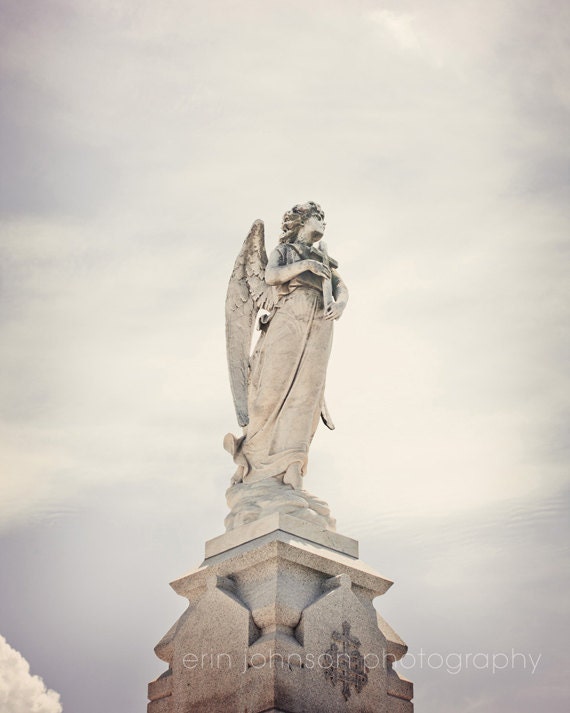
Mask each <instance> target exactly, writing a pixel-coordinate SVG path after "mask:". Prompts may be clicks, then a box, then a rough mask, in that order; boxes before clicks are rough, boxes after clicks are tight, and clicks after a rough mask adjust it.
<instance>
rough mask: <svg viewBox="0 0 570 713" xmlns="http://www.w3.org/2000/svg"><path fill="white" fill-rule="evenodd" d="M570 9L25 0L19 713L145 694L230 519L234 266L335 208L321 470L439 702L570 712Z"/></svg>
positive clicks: (10, 235)
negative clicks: (289, 219)
mask: <svg viewBox="0 0 570 713" xmlns="http://www.w3.org/2000/svg"><path fill="white" fill-rule="evenodd" d="M569 15H570V11H569V6H568V4H567V3H565V2H563V0H544V1H543V0H517V1H516V2H515V0H479V1H478V2H475V0H422V1H421V2H420V1H419V0H398V1H396V0H386V1H381V0H351V1H350V2H349V1H348V0H343V1H342V2H341V1H339V0H327V1H326V2H324V1H322V0H321V1H318V0H316V1H315V2H311V3H307V2H300V1H297V0H287V1H286V2H285V1H281V2H276V1H271V2H268V1H267V0H263V2H262V1H258V0H235V1H230V0H221V2H218V3H199V2H188V1H185V0H163V1H162V2H160V3H154V2H148V1H147V0H138V1H137V2H135V1H134V0H73V1H72V0H57V1H56V0H41V1H40V0H4V1H3V3H2V5H1V9H0V16H1V22H0V26H1V28H2V29H1V31H0V32H1V35H2V36H1V38H0V53H1V55H2V62H1V70H0V79H1V84H2V97H3V99H2V112H1V119H0V141H1V143H2V149H1V151H2V157H3V160H2V168H1V169H0V171H1V175H0V181H1V191H0V249H1V258H2V259H1V266H0V270H1V273H0V278H1V287H0V289H1V293H0V330H1V337H0V345H1V346H0V374H1V376H0V408H1V413H0V433H1V436H0V438H1V447H0V463H1V465H0V469H1V472H0V503H1V505H0V539H1V546H0V568H1V571H2V575H3V576H2V580H3V583H2V589H1V595H0V605H1V607H0V634H2V635H3V637H5V639H6V641H7V644H4V640H2V651H1V652H0V655H1V656H2V657H3V659H4V660H6V661H10V662H12V663H11V664H10V666H9V670H11V671H12V672H13V673H12V674H11V678H10V680H9V682H8V684H6V681H8V678H6V679H5V680H4V679H2V686H3V688H2V689H0V711H1V713H20V712H21V711H22V713H23V711H24V710H26V711H27V710H29V708H25V707H24V708H22V705H24V706H29V705H31V704H30V703H29V702H27V703H22V702H21V699H20V698H18V696H20V693H17V692H18V691H23V692H24V693H22V694H21V695H30V696H36V697H37V706H38V708H37V710H38V711H41V713H44V712H45V713H58V711H59V710H60V703H59V698H58V696H59V697H60V699H61V705H62V706H63V711H65V713H72V712H73V713H100V711H102V710H105V711H117V712H118V711H121V713H135V712H136V711H141V710H145V705H146V684H147V682H148V681H150V680H152V679H153V678H155V677H156V676H157V675H158V674H160V673H161V672H162V670H163V664H162V662H160V661H158V659H156V658H155V656H154V653H153V647H154V645H155V644H156V643H157V642H158V640H159V639H160V638H161V637H162V635H163V634H164V633H165V632H166V631H167V630H168V629H169V628H170V626H171V625H172V623H173V622H174V621H175V620H176V618H177V617H178V616H179V615H180V614H181V613H182V611H183V610H184V601H183V600H182V599H180V598H179V597H177V596H176V595H175V594H174V592H173V591H172V590H171V589H170V587H169V586H168V582H170V581H172V580H173V579H175V578H177V577H179V576H181V575H182V574H183V573H184V572H186V571H188V570H189V569H192V568H194V567H195V566H197V565H198V564H199V563H200V562H201V561H202V558H203V548H204V542H205V540H207V539H210V538H212V537H215V536H217V535H219V534H221V533H222V532H223V519H224V517H225V515H226V513H227V507H226V504H225V498H224V492H225V490H226V488H227V487H228V485H229V480H230V477H231V475H232V473H233V470H234V468H233V463H232V462H231V458H230V457H229V456H228V454H227V453H225V452H224V451H223V449H222V445H221V442H222V438H223V436H224V434H225V433H227V432H228V431H233V432H234V433H237V432H238V427H237V423H236V422H235V416H234V412H233V404H232V398H231V393H230V389H229V381H228V378H227V369H226V363H225V343H224V301H225V292H226V286H227V281H228V279H229V275H230V273H231V269H232V266H233V261H234V259H235V257H236V256H237V254H238V252H239V249H240V247H241V243H242V241H243V239H244V238H245V236H246V235H247V232H248V230H249V227H250V226H251V224H252V222H253V221H254V220H255V219H257V218H261V219H263V220H264V221H265V226H266V242H267V246H268V249H270V248H271V247H272V246H273V245H274V244H275V242H276V241H277V239H278V236H279V230H280V223H281V218H282V215H283V213H284V212H285V211H286V210H288V209H289V208H291V207H292V206H293V205H294V204H296V203H300V202H305V201H308V200H314V201H317V202H318V203H320V204H321V205H322V207H323V209H324V211H325V214H326V222H327V231H326V238H327V243H328V246H329V251H330V253H331V254H332V255H333V256H334V257H335V258H336V259H337V260H338V261H339V263H340V268H339V271H340V273H341V274H342V276H343V279H344V280H345V282H346V283H347V285H348V287H349V290H350V295H351V297H350V302H349V305H348V307H347V309H346V311H345V313H344V315H343V317H342V319H341V320H339V322H338V323H337V324H336V325H335V343H334V348H333V354H332V357H331V362H330V365H329V371H328V380H327V404H328V406H329V409H330V411H331V413H332V416H333V418H334V421H335V423H336V430H335V431H334V432H328V431H327V430H326V429H321V430H319V431H318V432H317V435H316V437H315V440H314V443H313V446H312V450H311V458H310V464H309V472H308V474H307V482H306V487H307V489H308V490H310V491H311V492H312V493H315V494H316V495H318V496H319V497H321V498H323V499H324V500H326V501H327V502H328V503H329V504H330V506H331V509H332V512H333V515H334V516H335V517H336V519H337V529H338V531H339V532H341V533H342V534H345V535H347V536H351V537H355V538H357V539H358V540H359V541H360V548H361V558H362V559H363V560H364V561H365V562H366V563H367V564H368V565H370V566H372V567H373V568H375V569H376V570H378V571H379V572H380V573H381V574H382V575H384V576H386V577H388V578H389V579H392V580H394V581H395V585H394V587H392V588H391V589H390V591H389V592H388V593H387V594H386V595H384V596H383V597H382V598H380V599H378V600H376V603H375V604H376V606H377V608H378V609H379V610H380V611H381V612H382V615H383V616H384V618H385V619H387V621H388V622H389V623H390V624H391V625H392V626H393V627H394V628H395V629H396V631H398V633H399V634H400V635H401V636H402V637H403V638H404V639H405V640H406V642H407V643H408V645H409V651H410V653H409V654H408V657H407V659H404V660H403V661H402V662H401V666H400V670H401V671H402V673H404V675H406V676H407V677H409V678H411V679H412V680H413V681H414V683H415V686H416V688H415V691H416V692H415V701H416V706H417V708H416V709H417V710H418V711H422V713H458V712H459V713H479V712H481V713H531V712H532V713H535V711H536V710H537V709H538V708H545V709H548V710H549V711H552V712H553V713H557V712H558V711H565V710H566V709H567V707H568V703H569V702H570V701H569V698H570V697H569V691H568V683H567V669H568V666H567V663H566V662H567V645H566V640H567V632H568V617H567V614H568V612H567V604H566V599H567V596H566V592H567V590H568V586H569V584H570V581H569V580H570V578H569V573H568V567H567V562H568V558H567V541H568V511H567V502H568V489H569V488H568V464H569V460H570V459H569V454H568V410H569V408H568V404H569V400H568V395H569V389H568V370H567V368H566V369H565V368H564V367H565V366H566V365H567V363H568V331H567V325H568V303H569V294H568V288H567V286H566V285H567V284H568V278H567V276H566V274H565V273H566V267H567V265H568V262H569V261H568V252H569V248H570V245H569V241H568V238H567V236H568V227H569V226H568V223H569V215H568V208H567V206H568V204H569V197H568V158H569V157H568V154H569V150H568V146H569V145H570V142H569V141H568V125H569V118H570V117H569V108H570V83H569V82H568V76H569V69H570V68H569V66H568V65H569V59H570V49H569V38H568V35H567V34H566V28H567V27H568V20H569V19H570V17H569ZM19 652H21V656H20V653H19ZM515 654H517V655H518V656H515ZM476 655H478V657H477V658H476ZM500 655H502V656H504V657H506V658H501V656H500ZM21 657H23V658H21ZM493 657H494V658H493ZM493 662H494V664H495V665H494V666H493ZM28 664H29V666H28ZM503 664H504V665H503ZM7 670H8V669H7ZM30 670H31V675H32V676H36V675H37V676H40V677H41V679H43V681H44V682H45V684H44V683H38V679H37V678H32V677H31V676H30V673H29V671H30ZM30 682H31V683H30ZM6 685H8V686H11V689H10V690H12V691H14V693H13V694H11V695H12V699H11V701H12V702H11V703H9V704H7V703H5V702H4V700H3V699H2V696H3V695H5V691H6V690H8V689H6ZM46 687H47V691H46ZM56 692H57V693H56ZM18 706H20V707H18ZM41 706H43V708H42V707H41Z"/></svg>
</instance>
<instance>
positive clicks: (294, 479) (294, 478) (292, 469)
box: [283, 461, 303, 490]
mask: <svg viewBox="0 0 570 713" xmlns="http://www.w3.org/2000/svg"><path fill="white" fill-rule="evenodd" d="M283 482H284V483H285V484H286V485H290V486H291V487H292V488H293V490H303V474H302V473H301V464H300V463H299V462H298V461H296V462H295V463H291V465H290V466H289V467H288V468H287V470H286V471H285V473H284V474H283Z"/></svg>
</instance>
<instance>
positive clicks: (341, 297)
mask: <svg viewBox="0 0 570 713" xmlns="http://www.w3.org/2000/svg"><path fill="white" fill-rule="evenodd" d="M332 288H333V297H334V299H335V302H336V303H337V304H342V307H343V309H344V308H345V307H346V303H347V302H348V288H347V286H346V284H345V282H344V280H343V279H342V277H341V276H340V275H339V274H338V272H337V271H336V270H333V271H332Z"/></svg>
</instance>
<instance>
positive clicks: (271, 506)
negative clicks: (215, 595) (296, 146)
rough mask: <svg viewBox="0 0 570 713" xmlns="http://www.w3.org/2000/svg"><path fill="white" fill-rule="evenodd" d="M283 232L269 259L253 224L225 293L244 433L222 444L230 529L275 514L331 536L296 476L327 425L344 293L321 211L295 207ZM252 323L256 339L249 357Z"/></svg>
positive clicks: (320, 505)
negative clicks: (329, 377)
mask: <svg viewBox="0 0 570 713" xmlns="http://www.w3.org/2000/svg"><path fill="white" fill-rule="evenodd" d="M282 229H283V232H282V235H281V238H280V240H279V244H278V246H277V247H276V248H275V249H274V250H273V252H272V253H271V255H270V256H269V260H268V259H267V253H266V251H265V239H264V226H263V222H262V221H261V220H256V221H255V223H254V224H253V226H252V228H251V231H250V233H249V235H248V236H247V238H246V239H245V242H244V244H243V247H242V249H241V252H240V254H239V255H238V257H237V259H236V262H235V265H234V269H233V272H232V275H231V278H230V282H229V286H228V293H227V298H226V343H227V355H228V364H229V372H230V382H231V388H232V393H233V397H234V405H235V410H236V415H237V419H238V423H239V425H240V426H241V427H242V428H243V435H241V436H240V437H237V438H236V437H235V436H234V435H233V434H231V433H228V434H227V435H226V437H225V438H224V447H225V449H226V450H227V451H229V452H230V453H231V454H232V455H233V457H234V461H235V463H236V464H237V466H238V467H237V471H236V473H235V475H234V477H233V479H232V486H231V487H230V488H229V490H228V492H227V497H228V504H229V505H230V508H231V513H230V515H228V517H227V518H226V527H227V529H233V527H236V526H237V525H240V524H245V523H247V522H251V521H253V520H255V519H257V518H258V517H261V516H262V515H265V514H269V513H270V512H275V511H280V512H286V513H288V514H292V515H295V516H297V517H303V518H304V519H308V520H312V521H314V522H318V523H320V524H324V525H325V526H326V527H328V528H329V529H334V520H333V519H332V518H331V517H330V511H329V508H328V505H327V504H326V503H324V502H323V501H322V500H319V499H318V498H316V497H315V496H313V495H310V494H309V493H308V492H307V491H306V490H304V489H303V476H304V475H305V473H306V470H307V461H308V453H309V446H310V444H311V441H312V439H313V436H314V434H315V431H316V428H317V425H318V422H319V418H322V420H323V421H324V423H325V425H326V426H328V428H330V429H333V428H334V425H333V423H332V421H331V418H330V416H329V414H328V412H327V409H326V405H325V401H324V390H325V379H326V372H327V364H328V360H329V355H330V351H331V344H332V336H333V323H334V320H336V319H338V318H339V317H340V316H341V315H342V313H343V311H344V308H345V307H346V303H347V301H348V290H347V288H346V286H345V284H344V282H343V281H342V279H341V277H340V275H339V274H338V272H337V267H338V263H337V262H336V261H335V260H334V259H333V258H332V257H330V256H329V255H328V252H327V246H326V244H325V243H324V241H323V240H321V238H322V237H323V233H324V230H325V223H324V213H323V211H322V209H321V207H320V206H319V205H318V204H316V203H313V202H309V203H303V204H299V205H296V206H295V207H294V208H292V209H291V210H290V211H288V212H287V213H285V215H284V217H283V225H282ZM319 241H320V243H319V246H318V247H317V245H316V243H318V242H319ZM256 324H257V325H258V329H259V330H260V331H261V334H260V336H259V339H258V341H257V344H256V346H255V349H254V351H253V354H252V355H251V356H250V348H251V342H252V338H253V333H254V328H255V325H256Z"/></svg>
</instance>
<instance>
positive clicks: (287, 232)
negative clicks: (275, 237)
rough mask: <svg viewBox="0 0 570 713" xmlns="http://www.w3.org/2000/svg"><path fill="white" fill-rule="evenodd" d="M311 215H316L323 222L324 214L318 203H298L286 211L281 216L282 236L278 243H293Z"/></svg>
mask: <svg viewBox="0 0 570 713" xmlns="http://www.w3.org/2000/svg"><path fill="white" fill-rule="evenodd" d="M312 215H316V216H317V217H319V218H320V219H321V220H324V218H325V214H324V211H323V209H322V208H321V206H320V205H319V204H318V203H313V201H309V202H308V203H298V204H297V205H296V206H293V208H291V210H288V211H287V212H286V213H285V215H284V216H283V223H282V224H281V229H282V231H283V232H282V234H281V237H280V238H279V242H280V243H294V242H295V240H296V238H297V234H298V233H299V230H300V229H301V226H302V225H303V223H305V222H306V221H307V220H308V219H309V218H310V217H311V216H312Z"/></svg>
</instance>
